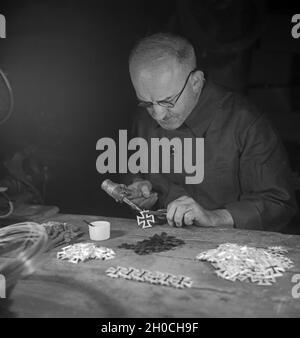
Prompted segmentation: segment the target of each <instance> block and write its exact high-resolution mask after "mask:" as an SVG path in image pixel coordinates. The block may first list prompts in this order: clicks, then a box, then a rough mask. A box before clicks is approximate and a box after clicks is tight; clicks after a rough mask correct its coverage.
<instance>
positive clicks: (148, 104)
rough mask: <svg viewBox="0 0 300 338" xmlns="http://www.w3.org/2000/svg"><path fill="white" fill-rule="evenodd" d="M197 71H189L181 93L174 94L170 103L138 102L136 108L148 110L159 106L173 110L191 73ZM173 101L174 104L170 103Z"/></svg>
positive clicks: (162, 101)
mask: <svg viewBox="0 0 300 338" xmlns="http://www.w3.org/2000/svg"><path fill="white" fill-rule="evenodd" d="M197 70H198V69H197V68H195V69H193V70H191V71H190V72H189V75H188V76H187V78H186V80H185V83H184V86H183V88H182V89H181V91H180V92H179V93H178V94H176V95H174V96H173V98H172V100H171V101H164V100H161V101H156V102H146V101H139V103H138V107H141V108H150V107H152V106H154V105H155V104H158V105H159V106H161V107H164V108H174V107H175V105H176V103H177V102H178V100H179V98H180V96H181V95H182V93H183V92H184V90H185V87H186V85H187V84H188V81H189V78H190V76H191V75H192V74H193V73H195V72H196V71H197ZM175 98H176V99H175ZM174 100H175V102H172V101H174ZM162 103H163V104H162Z"/></svg>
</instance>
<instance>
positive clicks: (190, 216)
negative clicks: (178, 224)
mask: <svg viewBox="0 0 300 338" xmlns="http://www.w3.org/2000/svg"><path fill="white" fill-rule="evenodd" d="M183 220H184V223H185V224H186V225H192V224H193V222H194V215H193V212H192V211H191V210H188V211H187V212H186V213H185V214H184V217H183Z"/></svg>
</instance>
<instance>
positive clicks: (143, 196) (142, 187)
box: [126, 180, 158, 209]
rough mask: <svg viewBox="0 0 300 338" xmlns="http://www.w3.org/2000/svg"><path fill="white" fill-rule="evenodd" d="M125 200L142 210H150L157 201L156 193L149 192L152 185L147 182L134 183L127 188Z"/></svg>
mask: <svg viewBox="0 0 300 338" xmlns="http://www.w3.org/2000/svg"><path fill="white" fill-rule="evenodd" d="M127 189H128V190H129V193H128V194H127V196H126V197H127V198H128V199H129V200H131V201H132V202H133V203H134V204H136V205H138V206H139V207H140V208H142V209H150V208H151V207H152V206H153V205H154V204H155V203H156V202H157V200H158V195H157V193H156V192H151V190H152V184H151V182H149V181H147V180H143V181H142V180H141V181H136V182H134V183H132V184H130V185H128V186H127Z"/></svg>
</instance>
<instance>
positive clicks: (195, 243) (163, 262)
mask: <svg viewBox="0 0 300 338" xmlns="http://www.w3.org/2000/svg"><path fill="white" fill-rule="evenodd" d="M83 219H86V220H88V221H95V220H108V221H110V222H111V237H110V239H109V240H106V241H102V242H98V243H99V245H101V246H105V247H108V248H111V249H113V250H114V251H115V252H116V257H115V258H114V259H111V260H107V261H102V260H90V261H87V262H83V263H78V264H73V263H69V262H67V261H63V260H58V259H57V258H56V253H57V251H59V249H60V248H61V247H59V248H55V249H53V250H51V251H50V252H47V253H45V254H44V255H43V264H42V265H41V266H40V267H39V268H38V269H37V270H36V272H35V273H34V274H33V275H31V276H29V277H28V278H26V279H23V280H20V281H19V282H18V284H17V286H16V287H15V288H14V290H13V292H12V294H11V298H10V299H11V306H10V311H11V313H12V314H13V316H15V317H98V318H99V317H101V318H111V317H119V318H120V317H125V318H132V317H142V318H145V317H146V318H151V317H158V318H170V317H171V318H172V317H175V318H176V317H192V318H199V317H300V298H293V297H292V288H293V287H294V286H295V283H293V282H292V276H293V275H295V274H300V236H296V235H283V234H279V233H272V232H261V231H247V230H237V229H225V228H218V229H214V228H199V227H194V226H191V227H186V228H173V227H170V226H168V225H164V226H154V227H153V228H148V229H141V228H138V227H137V224H136V222H135V220H131V219H117V218H108V217H99V216H81V215H62V214H60V215H57V216H55V217H52V218H51V220H53V221H62V222H68V223H72V224H76V225H79V226H80V227H82V229H83V231H84V236H83V237H82V238H81V240H80V242H82V241H85V242H86V241H89V237H88V228H87V226H86V225H85V223H84V222H83ZM163 231H164V232H167V233H168V235H172V236H176V237H177V238H181V239H183V240H184V241H185V245H183V246H181V247H177V248H175V249H172V250H169V251H165V252H160V253H152V254H148V255H137V254H136V253H134V252H133V251H132V250H127V249H120V248H118V246H119V245H120V244H122V243H136V242H137V241H140V240H143V239H145V238H148V237H150V236H153V235H154V234H156V233H157V234H160V233H161V232H163ZM222 243H237V244H240V245H248V246H255V247H268V246H284V247H285V248H286V249H287V250H288V257H289V258H290V259H292V260H293V262H294V264H295V266H294V267H293V268H292V269H290V270H288V271H287V272H285V273H284V275H283V276H282V277H279V278H277V282H276V283H275V284H273V285H271V286H260V285H257V284H253V283H247V282H240V281H236V282H231V281H227V280H225V279H222V278H220V277H218V276H217V275H216V274H215V273H214V268H213V267H212V266H211V265H210V263H208V262H202V261H201V262H200V261H197V260H195V257H196V256H197V254H198V253H200V252H202V251H206V250H208V249H212V248H216V247H217V246H218V245H219V244H222ZM118 265H120V266H124V267H135V268H139V269H142V268H143V269H147V270H150V271H161V272H168V273H171V274H174V275H185V276H188V277H190V278H191V279H192V280H193V282H194V284H193V286H192V288H190V289H189V288H186V289H175V288H172V287H168V286H158V285H152V284H149V283H139V282H136V281H131V280H125V279H121V278H118V279H112V278H109V277H107V276H106V275H105V270H106V269H107V268H109V267H111V266H118ZM299 281H300V278H299ZM298 289H300V288H298Z"/></svg>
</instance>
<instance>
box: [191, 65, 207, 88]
mask: <svg viewBox="0 0 300 338" xmlns="http://www.w3.org/2000/svg"><path fill="white" fill-rule="evenodd" d="M191 80H192V88H193V91H194V92H195V93H198V92H199V91H201V90H202V87H203V85H204V81H205V79H204V73H203V72H202V71H201V70H197V71H196V72H195V73H193V74H192V78H191Z"/></svg>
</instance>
